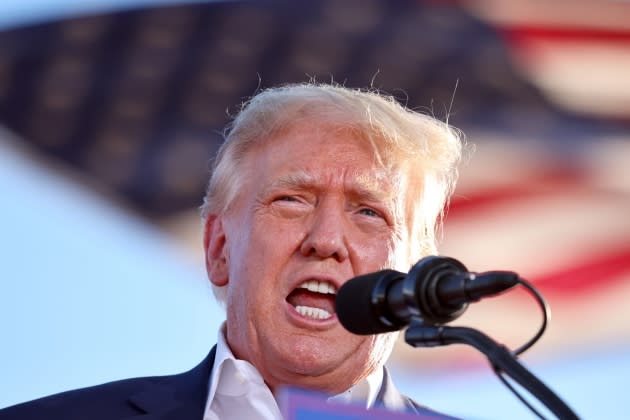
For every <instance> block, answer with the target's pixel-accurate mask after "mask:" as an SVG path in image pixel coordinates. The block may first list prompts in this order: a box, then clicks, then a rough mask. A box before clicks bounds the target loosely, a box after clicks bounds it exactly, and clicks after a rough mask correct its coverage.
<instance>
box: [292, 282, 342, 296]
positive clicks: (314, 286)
mask: <svg viewBox="0 0 630 420" xmlns="http://www.w3.org/2000/svg"><path fill="white" fill-rule="evenodd" d="M298 287H299V288H301V289H307V290H309V291H311V292H317V293H328V294H331V295H334V294H335V293H337V291H336V290H335V286H333V285H332V284H330V283H328V282H326V281H319V280H307V281H305V282H304V283H302V284H300V285H299V286H298Z"/></svg>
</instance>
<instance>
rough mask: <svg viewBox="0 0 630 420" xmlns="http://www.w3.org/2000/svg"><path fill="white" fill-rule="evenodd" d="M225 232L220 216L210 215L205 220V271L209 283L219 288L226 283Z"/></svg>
mask: <svg viewBox="0 0 630 420" xmlns="http://www.w3.org/2000/svg"><path fill="white" fill-rule="evenodd" d="M225 244H226V240H225V232H224V231H223V222H222V220H221V217H220V216H217V215H210V216H209V217H208V220H206V225H205V228H204V235H203V247H204V251H205V258H206V271H207V272H208V277H209V278H210V281H211V282H212V284H214V285H215V286H218V287H221V286H225V285H226V284H227V283H228V264H227V256H226V248H225Z"/></svg>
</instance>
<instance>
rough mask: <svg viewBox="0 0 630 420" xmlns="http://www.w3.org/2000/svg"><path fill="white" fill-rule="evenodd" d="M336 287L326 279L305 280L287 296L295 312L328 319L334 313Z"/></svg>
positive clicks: (305, 315) (304, 315)
mask: <svg viewBox="0 0 630 420" xmlns="http://www.w3.org/2000/svg"><path fill="white" fill-rule="evenodd" d="M336 294H337V288H336V287H335V286H334V285H333V284H331V283H330V282H328V281H320V280H307V281H305V282H303V283H301V284H300V285H298V287H296V288H295V290H293V291H292V292H291V293H290V294H289V296H287V302H289V303H290V304H291V305H292V306H293V307H295V310H296V311H297V313H299V314H300V315H302V316H303V317H306V318H311V319H328V318H331V317H332V316H333V315H334V313H335V296H336Z"/></svg>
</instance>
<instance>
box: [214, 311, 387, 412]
mask: <svg viewBox="0 0 630 420" xmlns="http://www.w3.org/2000/svg"><path fill="white" fill-rule="evenodd" d="M225 328H226V325H225V322H224V323H223V324H222V325H221V328H220V329H219V332H218V334H217V348H216V356H215V359H214V365H213V367H212V373H211V374H210V378H209V382H210V386H209V387H208V399H207V401H206V408H208V407H209V405H210V404H211V403H212V400H213V399H214V396H215V394H217V393H220V394H223V395H234V396H236V395H242V394H244V393H245V392H246V391H247V386H248V382H249V383H251V384H252V385H254V386H263V385H264V380H263V378H262V376H261V375H260V373H259V372H258V370H257V369H256V368H255V367H254V365H252V364H251V363H249V362H247V361H245V360H238V359H236V358H235V357H234V354H233V353H232V350H230V347H229V346H228V344H227V341H226V339H225ZM382 382H383V369H377V370H376V371H375V372H373V373H372V374H370V375H369V376H367V377H366V378H364V379H362V380H361V381H360V382H358V383H356V384H355V385H354V386H352V387H351V388H350V389H348V390H346V391H344V392H342V393H340V394H337V395H334V396H332V397H330V398H329V400H330V401H335V402H343V403H349V402H351V403H356V404H361V405H362V406H364V407H366V408H370V407H372V406H373V405H374V402H375V400H376V396H377V395H378V392H379V391H380V388H381V384H382Z"/></svg>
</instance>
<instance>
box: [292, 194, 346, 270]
mask: <svg viewBox="0 0 630 420" xmlns="http://www.w3.org/2000/svg"><path fill="white" fill-rule="evenodd" d="M336 207H337V206H335V205H334V204H333V203H320V204H319V205H318V206H317V208H316V209H315V213H314V217H312V218H311V223H310V225H309V227H308V231H307V233H306V236H305V237H304V240H303V241H302V245H301V247H300V251H301V253H302V255H304V256H307V257H310V256H315V257H318V258H322V259H325V258H334V259H335V260H337V261H338V262H343V261H344V260H346V259H347V258H348V254H349V253H348V247H347V245H348V244H347V237H346V230H347V228H348V227H347V226H346V215H345V212H344V211H343V208H336Z"/></svg>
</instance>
